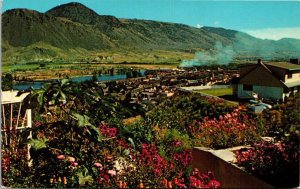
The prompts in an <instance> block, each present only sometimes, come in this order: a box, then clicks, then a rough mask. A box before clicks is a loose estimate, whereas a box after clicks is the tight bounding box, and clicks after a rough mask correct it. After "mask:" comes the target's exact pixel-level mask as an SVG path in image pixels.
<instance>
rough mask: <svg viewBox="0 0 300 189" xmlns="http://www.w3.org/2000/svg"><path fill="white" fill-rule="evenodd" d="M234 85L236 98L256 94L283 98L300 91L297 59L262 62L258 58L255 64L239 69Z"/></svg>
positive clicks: (299, 70)
mask: <svg viewBox="0 0 300 189" xmlns="http://www.w3.org/2000/svg"><path fill="white" fill-rule="evenodd" d="M293 60H295V59H293ZM234 85H235V86H234V87H235V89H236V90H235V91H234V92H235V95H236V96H237V97H238V98H252V97H253V95H258V97H259V98H262V99H265V100H275V101H277V100H284V99H285V98H286V97H288V96H289V95H291V94H293V93H296V92H297V91H300V64H299V61H294V62H293V63H291V62H270V63H263V62H262V61H261V60H258V63H257V64H253V65H248V66H244V67H242V68H241V69H240V77H239V78H238V79H237V80H236V82H235V83H234Z"/></svg>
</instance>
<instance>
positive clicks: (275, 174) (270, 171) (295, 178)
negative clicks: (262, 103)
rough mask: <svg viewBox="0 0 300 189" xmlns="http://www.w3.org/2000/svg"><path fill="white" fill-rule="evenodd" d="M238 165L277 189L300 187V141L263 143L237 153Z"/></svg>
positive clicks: (287, 140)
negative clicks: (279, 188) (281, 188)
mask: <svg viewBox="0 0 300 189" xmlns="http://www.w3.org/2000/svg"><path fill="white" fill-rule="evenodd" d="M235 155H236V160H237V165H239V166H241V167H244V168H245V170H246V171H248V172H250V173H252V174H254V175H256V176H257V177H259V178H261V179H263V180H265V181H267V182H269V183H271V184H272V185H274V186H276V187H284V188H287V187H297V186H298V185H299V145H298V139H297V138H294V139H285V140H283V141H278V142H276V143H274V142H267V141H263V142H260V143H256V144H255V145H253V148H250V149H241V150H239V151H236V152H235Z"/></svg>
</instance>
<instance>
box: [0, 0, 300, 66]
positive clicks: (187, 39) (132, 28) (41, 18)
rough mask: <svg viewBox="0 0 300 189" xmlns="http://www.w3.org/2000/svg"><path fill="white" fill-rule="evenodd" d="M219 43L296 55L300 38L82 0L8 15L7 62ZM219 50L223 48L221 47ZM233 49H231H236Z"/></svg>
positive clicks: (249, 51) (204, 48)
mask: <svg viewBox="0 0 300 189" xmlns="http://www.w3.org/2000/svg"><path fill="white" fill-rule="evenodd" d="M216 43H220V44H221V47H226V49H228V47H230V49H232V51H233V52H234V53H235V55H239V56H256V57H259V56H261V57H265V56H266V57H267V56H269V57H270V56H272V57H294V56H297V55H299V54H300V53H299V52H300V40H297V39H281V40H278V41H274V40H262V39H258V38H255V37H253V36H250V35H248V34H246V33H243V32H239V31H234V30H229V29H224V28H213V27H202V28H196V27H191V26H188V25H184V24H177V23H166V22H158V21H151V20H138V19H119V18H116V17H114V16H108V15H99V14H98V13H96V12H95V11H93V10H91V9H90V8H88V7H86V6H84V5H82V4H80V3H68V4H64V5H60V6H57V7H54V8H52V9H50V10H48V11H47V12H45V13H41V12H38V11H34V10H28V9H12V10H7V11H6V12H4V13H3V15H2V54H3V62H4V63H10V62H12V61H13V60H16V59H18V60H25V61H33V60H34V59H37V58H38V59H52V58H62V59H64V58H68V57H69V56H83V57H84V56H87V55H90V54H92V53H93V52H101V51H130V52H131V51H132V52H134V51H145V52H146V51H151V50H163V51H171V52H195V51H200V52H209V53H211V52H214V51H216V47H215V46H216ZM217 50H219V49H217ZM230 52H231V51H230Z"/></svg>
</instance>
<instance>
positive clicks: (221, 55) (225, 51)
mask: <svg viewBox="0 0 300 189" xmlns="http://www.w3.org/2000/svg"><path fill="white" fill-rule="evenodd" d="M234 57H235V52H234V50H233V47H232V46H231V45H227V46H223V45H222V43H221V42H216V44H215V46H214V50H213V51H211V52H196V54H195V58H194V59H193V60H183V61H182V63H181V64H180V67H193V66H201V65H212V64H220V65H227V64H229V63H230V62H231V61H232V60H233V58H234Z"/></svg>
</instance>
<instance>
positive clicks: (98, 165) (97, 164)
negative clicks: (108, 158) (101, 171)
mask: <svg viewBox="0 0 300 189" xmlns="http://www.w3.org/2000/svg"><path fill="white" fill-rule="evenodd" d="M94 165H95V166H96V167H99V168H101V167H102V164H101V163H94Z"/></svg>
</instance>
